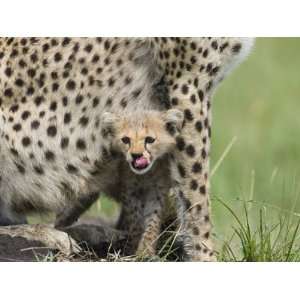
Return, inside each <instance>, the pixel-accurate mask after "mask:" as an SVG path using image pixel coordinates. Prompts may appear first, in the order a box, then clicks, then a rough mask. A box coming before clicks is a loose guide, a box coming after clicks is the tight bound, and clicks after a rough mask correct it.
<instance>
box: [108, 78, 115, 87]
mask: <svg viewBox="0 0 300 300" xmlns="http://www.w3.org/2000/svg"><path fill="white" fill-rule="evenodd" d="M115 82H116V80H115V79H114V78H113V77H110V78H109V79H108V86H109V87H113V86H114V84H115Z"/></svg>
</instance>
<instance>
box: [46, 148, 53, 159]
mask: <svg viewBox="0 0 300 300" xmlns="http://www.w3.org/2000/svg"><path fill="white" fill-rule="evenodd" d="M45 158H46V160H48V161H54V160H55V154H54V153H53V152H52V151H50V150H47V151H46V152H45Z"/></svg>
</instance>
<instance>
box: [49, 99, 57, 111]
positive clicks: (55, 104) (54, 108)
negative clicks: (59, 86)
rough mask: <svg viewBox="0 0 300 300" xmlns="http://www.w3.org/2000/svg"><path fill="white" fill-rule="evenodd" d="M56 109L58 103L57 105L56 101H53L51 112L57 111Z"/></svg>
mask: <svg viewBox="0 0 300 300" xmlns="http://www.w3.org/2000/svg"><path fill="white" fill-rule="evenodd" d="M56 108H57V103H56V101H52V102H51V104H50V110H52V111H56Z"/></svg>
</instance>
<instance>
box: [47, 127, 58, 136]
mask: <svg viewBox="0 0 300 300" xmlns="http://www.w3.org/2000/svg"><path fill="white" fill-rule="evenodd" d="M56 133H57V128H56V126H53V125H51V126H49V127H48V128H47V134H48V136H51V137H54V136H56Z"/></svg>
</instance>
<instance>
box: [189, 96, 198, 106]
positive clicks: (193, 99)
mask: <svg viewBox="0 0 300 300" xmlns="http://www.w3.org/2000/svg"><path fill="white" fill-rule="evenodd" d="M190 100H191V102H192V103H193V104H195V103H196V100H197V99H196V95H195V94H193V95H191V97H190Z"/></svg>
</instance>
